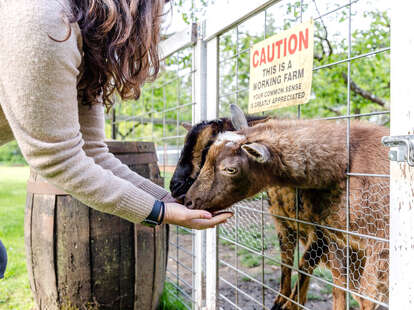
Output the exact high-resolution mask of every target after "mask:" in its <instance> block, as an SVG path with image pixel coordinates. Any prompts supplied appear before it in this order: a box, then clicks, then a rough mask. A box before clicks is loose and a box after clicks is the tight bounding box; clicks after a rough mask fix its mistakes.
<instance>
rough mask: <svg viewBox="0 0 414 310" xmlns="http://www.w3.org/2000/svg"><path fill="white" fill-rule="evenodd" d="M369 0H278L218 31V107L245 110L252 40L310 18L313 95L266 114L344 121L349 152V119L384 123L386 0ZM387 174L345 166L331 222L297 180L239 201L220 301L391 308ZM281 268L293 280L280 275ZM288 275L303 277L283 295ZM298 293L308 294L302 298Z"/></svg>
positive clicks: (222, 111) (222, 237) (223, 254)
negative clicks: (314, 243) (304, 196)
mask: <svg viewBox="0 0 414 310" xmlns="http://www.w3.org/2000/svg"><path fill="white" fill-rule="evenodd" d="M370 5H372V3H370V2H369V1H316V0H312V1H280V2H278V1H275V2H274V3H269V5H268V6H266V7H265V8H263V10H261V11H259V12H257V13H256V14H255V15H254V16H252V17H249V18H248V19H246V20H243V21H241V22H239V23H238V24H237V25H235V27H234V28H232V29H230V30H228V31H226V32H225V33H223V34H221V35H220V36H219V51H218V53H219V59H218V70H219V85H218V98H219V115H220V116H228V115H229V114H230V112H229V107H230V104H231V103H236V104H238V105H239V106H241V107H242V108H243V109H244V110H245V111H247V105H248V85H249V60H250V54H249V52H250V47H251V46H252V44H254V43H256V42H258V41H261V40H263V39H265V38H268V37H269V36H271V35H273V34H275V33H278V32H280V31H282V30H284V29H288V28H290V27H292V26H294V25H295V24H297V23H300V22H301V21H306V20H309V19H310V18H313V20H314V22H315V50H314V55H315V56H314V69H313V86H312V97H311V100H310V102H309V103H308V104H306V105H303V106H295V107H288V108H282V109H279V110H276V111H272V112H271V113H270V114H273V115H275V116H276V117H280V118H306V119H327V120H330V121H333V122H344V123H345V124H346V125H345V126H344V128H346V129H345V130H346V134H345V135H344V137H346V141H344V143H346V145H347V152H348V154H349V153H350V151H351V150H350V144H351V143H352V141H353V138H354V137H353V136H352V135H351V126H352V124H353V123H352V122H353V120H363V121H368V122H374V123H376V124H379V125H382V126H389V111H388V110H389V97H390V93H389V90H390V87H389V84H390V77H389V70H390V63H389V59H390V55H389V51H390V47H389V44H390V43H389V32H390V27H389V15H388V14H389V8H388V7H387V4H386V3H385V1H382V2H381V1H378V2H376V5H377V6H376V9H372V7H370ZM379 20H381V22H380V23H378V21H379ZM374 34H375V37H376V40H375V43H374V42H372V39H373V36H374ZM379 85H382V86H380V88H381V89H379V88H378V86H379ZM378 143H381V142H380V141H378ZM388 177H389V176H388V175H387V174H383V173H379V172H375V171H374V172H372V171H370V173H366V171H363V169H362V170H361V171H349V170H348V179H347V183H346V186H347V188H346V197H345V200H346V201H343V203H342V204H341V208H339V209H338V210H336V211H334V212H332V213H331V214H329V216H328V218H329V221H327V220H326V218H325V219H324V220H322V219H318V218H317V217H315V216H314V214H313V213H312V210H306V206H305V207H304V206H303V205H301V192H300V191H299V190H296V189H294V188H275V189H269V191H268V193H267V194H266V193H264V194H262V196H261V197H260V198H256V199H253V200H251V199H250V200H247V201H243V202H240V203H238V204H236V205H235V206H234V207H233V210H234V213H235V216H234V217H233V218H232V219H231V220H230V221H229V222H228V223H227V224H224V225H222V226H221V227H220V229H219V232H218V239H219V245H218V247H219V250H218V253H219V254H218V256H219V267H218V269H219V271H218V272H219V291H218V295H219V307H220V308H222V309H270V308H272V306H273V303H274V300H275V298H276V297H277V298H278V300H279V303H280V304H281V305H283V304H284V306H285V307H286V309H291V308H292V307H293V306H294V305H296V306H298V308H300V309H331V308H332V302H333V301H332V300H333V296H336V295H340V294H341V293H340V292H346V298H345V299H344V300H343V301H342V302H343V303H344V305H343V307H344V308H346V309H358V303H357V301H358V302H360V303H365V304H369V303H370V302H372V303H373V304H374V305H380V306H381V307H384V308H388V304H387V300H388V280H387V279H388V278H387V274H388V271H389V180H388ZM355 178H364V179H367V180H368V181H367V182H366V183H367V185H366V186H364V187H361V188H355V186H354V183H355V182H354V179H355ZM272 192H273V193H272ZM278 192H279V193H280V195H278ZM272 196H273V197H272ZM275 197H276V198H275ZM278 197H279V198H281V199H279V200H278ZM284 210H290V211H291V212H283V211H284ZM274 226H276V229H275V228H274ZM313 233H316V234H320V235H321V236H323V238H321V239H320V240H322V242H319V243H318V247H316V248H315V249H314V250H313V251H310V252H309V249H308V247H307V246H308V244H307V240H308V239H307V235H312V234H313ZM338 239H340V240H342V241H343V242H345V244H340V242H338ZM351 243H353V244H351ZM355 244H356V245H355ZM306 255H307V257H306V258H307V261H308V264H309V265H317V268H316V269H315V270H312V269H311V268H308V267H309V266H307V265H306V263H305V262H304V256H306ZM320 262H321V263H320ZM324 265H330V266H331V268H330V269H328V268H326V267H324ZM286 268H287V269H289V271H288V272H286V270H285V271H284V270H283V269H286ZM309 270H311V271H309ZM364 270H365V272H364ZM287 274H288V275H289V277H291V278H289V279H286V275H287ZM306 277H309V278H310V285H309V290H308V291H306V290H301V289H300V285H301V284H302V285H303V286H306V284H304V283H305V282H304V281H305V280H303V281H302V280H301V279H306ZM284 281H288V282H289V283H288V284H287V285H288V286H289V291H290V286H291V285H292V288H293V289H296V288H297V287H296V288H295V287H294V286H295V285H299V288H298V290H299V294H296V295H284V292H283V290H282V291H280V290H279V289H280V287H281V286H282V287H283V282H284ZM285 287H286V285H285ZM338 292H339V294H338ZM301 293H302V294H307V296H306V297H307V298H306V299H307V302H306V304H305V305H301V303H303V301H304V300H305V299H304V298H303V297H301V296H300V294H301ZM293 296H294V297H293ZM292 298H297V299H292ZM336 302H338V299H337V300H336ZM289 304H290V306H289ZM337 306H338V305H337ZM341 309H342V308H341Z"/></svg>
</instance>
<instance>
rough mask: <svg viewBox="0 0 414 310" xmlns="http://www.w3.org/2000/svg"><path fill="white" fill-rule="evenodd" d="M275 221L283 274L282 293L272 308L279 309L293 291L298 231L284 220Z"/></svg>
mask: <svg viewBox="0 0 414 310" xmlns="http://www.w3.org/2000/svg"><path fill="white" fill-rule="evenodd" d="M275 221H277V223H276V227H277V230H278V237H279V246H280V256H281V260H282V266H281V272H282V274H281V280H280V291H279V292H280V293H279V295H278V296H277V297H276V299H275V302H274V304H273V307H272V310H279V309H282V305H283V304H284V303H285V302H286V297H289V296H290V294H291V291H292V289H291V276H292V266H293V262H294V255H295V248H296V243H297V240H296V232H294V231H293V230H292V229H291V228H289V227H287V225H286V224H284V222H282V220H278V219H275Z"/></svg>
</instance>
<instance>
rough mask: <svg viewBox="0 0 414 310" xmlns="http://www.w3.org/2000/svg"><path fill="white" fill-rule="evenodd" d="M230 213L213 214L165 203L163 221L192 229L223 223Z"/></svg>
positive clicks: (211, 226)
mask: <svg viewBox="0 0 414 310" xmlns="http://www.w3.org/2000/svg"><path fill="white" fill-rule="evenodd" d="M230 217H232V214H231V213H224V214H219V215H217V216H214V217H213V215H212V214H211V213H210V212H208V211H205V210H191V209H188V208H186V207H185V206H183V205H181V204H179V203H165V216H164V223H166V224H175V225H179V226H184V227H187V228H192V229H206V228H213V227H215V226H216V225H218V224H222V223H225V222H226V221H227V219H229V218H230Z"/></svg>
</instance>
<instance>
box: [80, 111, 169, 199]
mask: <svg viewBox="0 0 414 310" xmlns="http://www.w3.org/2000/svg"><path fill="white" fill-rule="evenodd" d="M79 122H80V130H81V133H82V137H83V139H84V140H85V145H84V146H83V150H84V151H85V152H86V155H88V156H90V157H92V158H93V159H94V161H95V163H96V164H98V165H100V166H101V167H103V168H104V169H108V170H111V171H112V173H113V174H114V175H116V176H118V177H120V178H122V179H125V180H128V181H129V182H131V183H132V184H134V185H135V186H137V187H138V188H140V189H142V190H144V191H145V192H147V193H149V194H151V195H152V196H154V197H155V198H157V199H160V200H162V199H164V198H166V197H167V196H168V195H169V192H167V191H166V190H165V189H163V188H162V187H161V186H158V185H157V184H154V183H153V182H151V181H150V180H148V179H146V178H143V177H142V176H140V175H138V174H137V173H135V172H133V171H132V170H131V169H129V168H128V166H126V165H124V164H122V163H121V161H120V160H119V159H117V158H116V157H115V156H114V155H113V154H111V153H109V150H108V147H107V145H106V144H105V142H104V140H105V117H104V107H103V105H93V106H92V107H89V106H86V105H82V104H81V105H79Z"/></svg>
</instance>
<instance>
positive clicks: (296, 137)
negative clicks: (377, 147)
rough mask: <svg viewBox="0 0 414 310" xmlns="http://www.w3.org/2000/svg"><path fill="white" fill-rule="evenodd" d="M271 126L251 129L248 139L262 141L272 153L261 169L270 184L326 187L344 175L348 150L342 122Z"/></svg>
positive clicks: (335, 182)
mask: <svg viewBox="0 0 414 310" xmlns="http://www.w3.org/2000/svg"><path fill="white" fill-rule="evenodd" d="M308 124H309V123H308V122H304V123H303V124H301V125H302V126H287V127H284V128H283V130H282V131H281V130H280V128H278V127H276V126H274V127H272V126H268V127H267V128H266V127H265V129H266V130H264V131H262V132H256V133H255V132H252V133H251V134H250V137H249V135H248V140H250V141H251V142H259V143H263V144H265V145H266V146H267V147H268V149H269V150H270V152H271V154H272V160H271V161H270V162H269V164H268V166H267V167H266V169H263V173H265V174H266V179H268V182H270V184H274V185H286V186H295V187H299V188H327V187H331V186H332V185H334V184H337V183H338V182H340V181H341V180H343V179H344V178H345V176H346V167H347V152H346V144H345V141H346V139H345V130H342V129H343V128H342V126H329V127H326V126H318V125H316V126H315V125H313V126H308Z"/></svg>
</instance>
